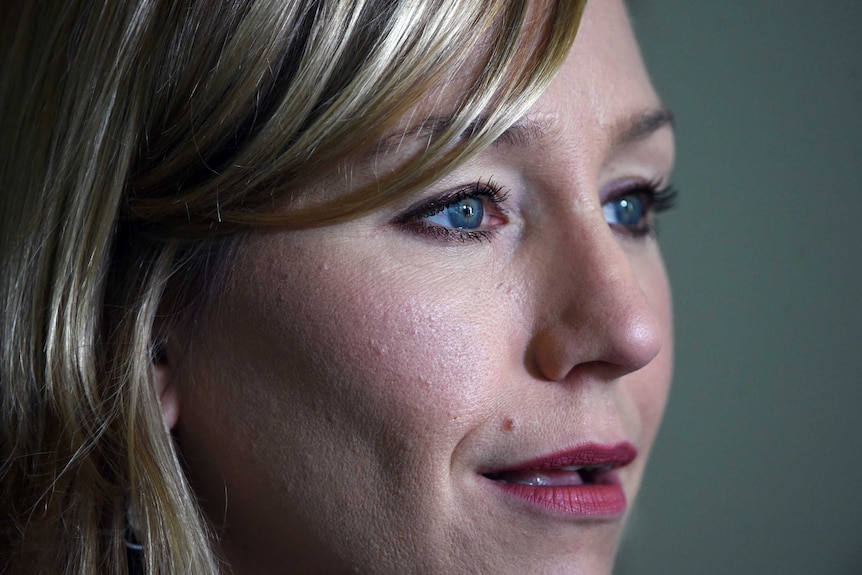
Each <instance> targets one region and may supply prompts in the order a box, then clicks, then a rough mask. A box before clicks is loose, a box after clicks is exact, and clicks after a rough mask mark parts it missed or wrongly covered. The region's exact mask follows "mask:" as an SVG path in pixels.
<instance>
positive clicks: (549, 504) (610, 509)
mask: <svg viewBox="0 0 862 575" xmlns="http://www.w3.org/2000/svg"><path fill="white" fill-rule="evenodd" d="M608 479H610V481H609V482H608V483H601V484H592V485H565V486H553V487H550V486H532V485H521V484H516V483H501V482H498V481H494V484H495V485H496V486H497V487H498V488H499V489H501V490H503V491H504V492H505V493H507V494H508V495H510V496H512V497H514V498H516V499H520V500H522V501H524V502H526V503H528V504H529V505H530V506H532V507H535V508H538V509H541V510H544V511H549V512H551V513H555V514H562V515H567V516H571V517H581V518H589V519H616V518H619V517H621V516H622V515H623V514H624V513H625V512H626V507H627V502H626V494H625V493H624V492H623V489H622V486H621V485H620V484H619V482H618V481H616V477H613V478H608Z"/></svg>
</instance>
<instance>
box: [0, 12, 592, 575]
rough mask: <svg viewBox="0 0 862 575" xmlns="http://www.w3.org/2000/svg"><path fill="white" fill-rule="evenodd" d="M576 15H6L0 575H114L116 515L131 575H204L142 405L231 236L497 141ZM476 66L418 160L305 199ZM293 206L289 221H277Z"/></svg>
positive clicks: (403, 180)
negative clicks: (135, 569) (130, 551)
mask: <svg viewBox="0 0 862 575" xmlns="http://www.w3.org/2000/svg"><path fill="white" fill-rule="evenodd" d="M531 4H533V5H531ZM582 10H583V2H582V1H573V0H548V1H542V2H539V1H538V0H536V2H532V3H531V2H530V1H529V0H520V1H519V0H425V1H419V0H412V1H410V0H403V1H398V0H304V1H282V2H267V1H257V2H252V1H248V0H231V1H223V2H221V1H220V2H204V1H196V0H185V1H179V0H175V1H167V0H126V1H116V2H115V1H107V0H105V1H103V2H94V1H92V0H56V1H50V0H46V1H41V2H24V1H23V0H22V1H20V2H12V3H11V5H10V6H4V11H3V12H4V13H3V14H2V16H0V18H2V19H3V20H2V21H0V32H2V35H3V38H4V42H3V45H2V46H0V51H2V52H0V63H2V75H0V78H2V85H0V122H2V124H0V134H2V136H0V137H2V142H3V153H2V154H0V257H2V260H0V266H2V267H0V293H2V294H3V296H2V300H0V301H2V303H0V370H2V371H0V410H2V415H0V417H2V420H0V421H2V423H0V484H2V485H3V489H2V490H0V572H6V571H8V572H20V571H27V572H40V573H82V574H83V573H96V572H100V573H112V574H114V573H116V574H119V573H126V572H127V570H128V562H127V557H126V553H127V551H126V546H125V545H124V540H125V538H126V537H127V533H126V532H127V530H128V518H127V515H128V514H129V513H130V512H131V514H132V516H133V517H134V518H135V519H134V527H135V531H136V536H137V537H138V539H139V540H140V542H141V543H142V545H143V548H144V553H143V557H144V563H145V564H144V568H145V571H146V572H147V573H151V574H157V573H161V574H165V573H217V572H218V570H219V566H218V560H217V557H216V554H215V552H214V551H213V549H214V546H213V544H212V535H211V533H210V532H209V530H208V527H207V523H206V520H205V519H204V518H203V516H202V514H201V513H200V511H199V509H198V506H197V503H196V500H195V497H194V494H193V492H192V490H191V488H190V486H189V485H188V483H187V481H186V479H185V476H184V473H183V470H182V465H181V462H180V458H179V457H178V453H177V452H176V450H175V447H174V443H173V441H172V440H171V436H170V433H169V431H168V430H167V429H166V428H165V425H164V423H163V421H162V417H161V411H160V408H159V403H158V398H157V397H156V395H155V393H154V391H153V388H152V384H151V369H152V363H153V361H154V359H155V358H157V356H158V354H159V342H160V341H161V340H162V339H163V337H164V335H165V334H166V333H168V332H170V331H171V329H173V328H174V327H176V326H177V325H180V324H188V323H189V322H191V321H193V318H194V316H195V314H196V313H199V312H200V309H201V306H202V305H205V302H206V301H207V297H205V295H206V293H207V290H213V289H215V287H214V286H216V285H217V283H218V282H217V281H215V278H216V277H218V274H219V273H221V272H222V271H223V270H224V269H225V263H224V262H225V261H227V260H228V259H229V257H230V253H231V247H232V246H235V245H236V243H237V241H238V238H241V234H242V233H248V231H249V230H254V229H257V228H260V227H303V226H310V225H327V224H331V223H335V222H339V221H343V220H345V219H349V218H352V217H356V216H357V215H359V214H362V213H365V212H367V211H368V210H371V209H374V208H377V207H379V206H381V205H383V204H385V203H387V202H391V201H394V200H395V199H397V198H398V197H401V196H403V195H405V194H408V193H410V192H411V191H413V190H416V189H417V188H419V187H421V186H423V185H426V184H427V183H429V182H431V181H433V180H434V179H436V178H439V177H440V176H441V174H442V173H444V172H445V171H446V170H449V169H452V168H453V167H454V166H456V165H457V164H458V163H459V162H462V161H464V160H465V159H466V158H468V157H469V156H470V155H471V154H474V153H475V152H476V151H477V150H479V149H481V148H482V147H483V146H485V145H487V144H488V143H490V142H491V141H493V140H494V139H495V138H496V137H497V136H498V135H499V134H500V133H501V132H502V131H503V130H505V129H506V127H508V126H509V125H511V123H512V122H514V121H515V120H516V119H517V118H518V117H519V116H521V115H522V114H523V113H524V112H525V111H526V110H527V108H528V107H529V106H530V105H531V103H532V102H534V101H535V99H536V98H537V97H538V95H539V93H540V92H541V90H542V88H543V87H544V86H545V85H546V84H547V83H548V82H549V81H550V78H551V77H552V75H553V73H554V72H555V70H556V69H557V67H558V66H559V65H560V63H561V62H562V60H563V58H564V57H565V55H566V54H567V52H568V49H569V46H570V45H571V42H572V41H573V40H574V35H575V32H576V30H577V26H578V22H579V20H580V15H581V12H582ZM528 20H533V21H534V22H533V23H531V24H530V25H529V26H528V25H527V24H528ZM534 24H536V25H534ZM477 54H478V55H479V56H478V57H479V58H480V60H481V61H480V66H479V68H478V70H479V71H478V74H476V75H475V77H471V78H470V80H469V81H468V82H467V84H466V85H465V89H464V90H463V95H462V97H461V99H460V100H459V101H458V102H457V103H456V105H455V108H454V111H453V113H452V114H451V117H450V118H449V121H448V122H447V123H446V128H445V129H443V130H442V133H440V134H437V135H435V136H434V137H433V138H431V139H430V140H429V143H428V146H427V147H425V148H424V149H422V150H421V152H419V153H417V154H415V155H414V156H412V157H411V158H410V159H409V161H407V162H405V163H404V164H403V165H402V166H400V167H399V168H398V169H395V170H392V171H391V172H388V173H387V174H386V175H385V176H381V177H380V178H379V179H378V180H376V181H375V182H373V185H371V186H362V187H361V188H359V189H356V190H353V191H351V192H348V193H347V194H345V195H343V196H342V197H340V198H337V199H336V200H331V201H315V198H303V197H302V190H304V189H307V184H308V183H309V182H312V181H314V180H315V178H319V177H320V175H321V174H324V173H327V172H328V171H331V170H333V169H335V168H336V167H338V166H339V165H342V164H343V163H344V162H346V161H349V160H351V159H353V158H356V156H357V154H359V153H360V151H362V150H364V149H367V148H368V146H369V145H370V144H371V143H373V142H375V141H377V140H379V139H380V138H381V137H383V136H384V135H385V134H387V133H388V131H390V130H391V129H392V128H393V126H395V125H396V123H397V122H398V120H399V119H401V118H402V116H404V115H405V113H407V112H408V111H409V110H410V109H412V108H413V107H415V106H416V105H417V103H419V101H420V100H421V99H422V97H423V96H424V95H426V94H428V93H429V92H430V91H431V90H433V89H434V88H435V87H437V86H439V85H440V83H441V82H443V81H444V79H445V75H446V74H451V73H452V72H453V71H455V70H458V69H459V68H462V67H463V66H465V65H466V60H465V57H466V56H465V55H471V57H473V58H475V57H477V56H476V55H477ZM465 133H469V134H470V135H471V137H470V138H463V137H462V136H463V134H465ZM292 199H301V200H303V201H301V202H299V203H298V207H295V209H294V208H290V209H282V208H283V207H284V205H285V201H286V202H287V203H286V205H287V206H288V207H290V206H291V205H292V204H291V202H290V200H292ZM276 205H279V206H281V207H280V208H279V209H275V207H276ZM202 292H203V295H204V297H201V295H202Z"/></svg>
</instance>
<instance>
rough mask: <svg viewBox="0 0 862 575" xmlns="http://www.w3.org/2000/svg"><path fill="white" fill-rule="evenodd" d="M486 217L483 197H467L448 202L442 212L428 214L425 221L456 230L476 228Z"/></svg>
mask: <svg viewBox="0 0 862 575" xmlns="http://www.w3.org/2000/svg"><path fill="white" fill-rule="evenodd" d="M484 217H485V208H484V206H483V205H482V200H481V198H477V197H466V198H460V199H458V200H455V201H453V202H451V203H449V204H446V205H445V206H443V209H442V210H440V212H438V213H436V214H433V215H430V216H426V218H425V221H427V222H428V223H431V224H435V225H438V226H443V227H447V228H453V229H456V230H475V229H477V228H479V226H481V225H482V220H483V219H484Z"/></svg>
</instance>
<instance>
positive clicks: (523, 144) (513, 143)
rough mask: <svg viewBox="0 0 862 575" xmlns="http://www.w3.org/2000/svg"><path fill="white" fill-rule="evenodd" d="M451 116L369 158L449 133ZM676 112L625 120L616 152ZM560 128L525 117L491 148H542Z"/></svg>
mask: <svg viewBox="0 0 862 575" xmlns="http://www.w3.org/2000/svg"><path fill="white" fill-rule="evenodd" d="M453 121H454V118H453V117H452V116H429V117H427V118H425V119H424V120H422V121H421V122H419V123H418V124H415V125H414V126H413V127H410V128H405V129H404V130H402V131H399V132H398V133H393V134H390V135H388V136H384V137H383V138H381V139H380V140H378V141H377V144H376V145H375V146H373V147H372V148H371V149H370V151H369V155H370V156H379V155H384V154H388V153H391V152H397V151H398V149H399V148H400V147H401V145H403V144H404V143H405V141H416V140H424V139H427V140H430V139H433V138H435V137H437V136H439V135H440V134H442V133H444V132H445V131H446V130H448V129H449V128H450V127H451V126H452V124H453ZM485 121H486V118H485V117H484V116H482V117H479V118H477V119H476V120H475V121H473V122H472V123H471V124H470V125H469V126H468V127H467V129H466V130H464V132H463V133H462V134H461V137H460V139H461V140H462V141H463V140H467V139H470V138H471V137H472V136H473V134H474V133H475V132H476V131H477V129H478V126H480V125H482V124H483V123H484V122H485ZM673 125H674V118H673V113H672V112H671V111H670V110H668V109H667V108H654V109H648V110H644V111H640V112H636V113H634V114H632V115H630V116H626V117H624V118H623V119H622V120H621V121H618V122H617V123H616V124H614V125H613V126H612V127H611V129H610V133H611V136H610V142H611V148H612V149H617V148H622V147H624V146H627V145H629V144H633V143H636V142H639V141H642V140H645V139H647V138H649V137H650V136H651V135H652V134H654V133H655V132H657V131H659V130H661V129H662V128H665V127H671V128H672V127H673ZM556 128H557V126H556V125H555V124H553V122H551V121H550V120H546V119H539V118H535V117H530V116H525V117H523V118H521V119H519V120H518V121H516V122H515V123H514V124H512V125H511V126H509V127H508V128H507V129H506V130H505V131H504V132H503V133H502V134H500V136H499V137H497V139H496V140H494V142H492V143H491V145H492V146H500V145H505V146H510V147H515V148H529V147H531V146H536V145H539V144H541V143H543V142H547V141H548V140H550V139H551V137H550V135H549V134H550V133H551V132H552V131H553V130H554V129H556Z"/></svg>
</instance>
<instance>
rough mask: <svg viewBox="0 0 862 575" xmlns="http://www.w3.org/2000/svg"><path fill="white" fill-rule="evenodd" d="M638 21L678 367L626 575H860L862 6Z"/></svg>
mask: <svg viewBox="0 0 862 575" xmlns="http://www.w3.org/2000/svg"><path fill="white" fill-rule="evenodd" d="M591 1H602V0H591ZM631 10H632V15H633V18H634V20H635V26H636V29H637V32H638V36H639V38H640V40H641V44H642V47H643V51H644V56H645V58H646V60H647V65H648V67H649V68H650V70H651V72H652V74H653V78H654V81H655V84H656V86H657V88H658V90H659V93H660V94H661V95H662V96H663V98H664V100H665V101H666V103H667V104H668V106H669V107H671V109H673V110H674V112H675V114H676V116H677V120H678V125H677V145H678V150H679V153H678V168H677V171H676V175H675V178H674V181H675V183H676V184H677V186H678V187H679V188H680V190H681V195H680V198H679V207H678V209H676V210H675V211H674V212H671V213H670V214H667V216H666V217H665V218H664V219H663V220H662V221H661V222H660V226H659V227H660V230H659V231H660V240H661V242H662V245H663V249H664V253H665V258H666V262H667V266H668V269H669V273H670V276H671V279H672V282H673V284H674V292H675V293H674V296H675V305H676V330H677V342H678V343H677V355H678V360H677V371H676V376H675V380H674V388H673V391H672V397H671V401H670V404H669V406H668V412H667V416H666V419H665V423H664V426H663V428H662V432H661V434H660V437H659V442H658V445H657V447H656V449H655V452H654V455H653V459H652V461H651V463H650V468H649V471H648V473H647V478H646V482H645V484H644V486H643V490H642V492H641V497H640V500H639V502H638V504H637V507H636V511H635V515H634V517H633V522H632V525H631V528H630V530H629V532H628V534H627V539H626V542H625V544H624V546H623V550H622V552H621V556H620V561H619V564H618V568H617V571H616V572H617V573H618V574H619V575H635V574H637V575H649V574H662V575H667V574H670V575H677V574H680V575H681V574H700V575H710V574H727V573H734V574H749V573H752V574H782V575H786V574H797V573H798V574H806V575H811V574H835V575H860V574H862V376H860V373H862V231H860V230H862V3H860V2H851V1H849V0H843V1H842V0H823V1H820V2H814V1H812V0H781V1H779V0H763V1H758V0H749V1H739V0H737V1H723V2H716V1H685V2H683V1H674V0H632V7H631Z"/></svg>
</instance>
